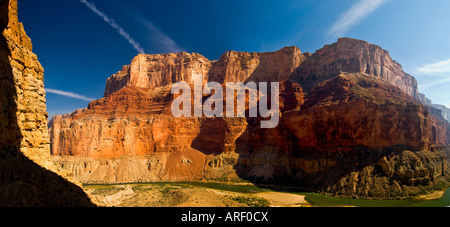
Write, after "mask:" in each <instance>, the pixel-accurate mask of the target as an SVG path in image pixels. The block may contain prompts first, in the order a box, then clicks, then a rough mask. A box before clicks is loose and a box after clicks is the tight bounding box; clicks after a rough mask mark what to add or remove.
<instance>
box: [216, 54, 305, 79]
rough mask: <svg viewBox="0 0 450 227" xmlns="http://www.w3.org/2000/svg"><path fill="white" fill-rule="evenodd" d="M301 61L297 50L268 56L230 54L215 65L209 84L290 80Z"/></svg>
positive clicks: (223, 56) (301, 56) (301, 58)
mask: <svg viewBox="0 0 450 227" xmlns="http://www.w3.org/2000/svg"><path fill="white" fill-rule="evenodd" d="M303 59H304V56H303V55H302V53H301V51H300V49H298V48H297V47H285V48H283V49H281V50H279V51H276V52H270V53H247V52H235V51H229V52H227V53H225V54H224V55H222V57H221V58H220V59H219V60H218V61H217V62H215V63H214V65H213V68H212V69H211V71H210V75H209V81H216V82H219V83H226V82H250V81H252V82H255V83H258V82H279V81H282V80H287V79H289V77H290V76H291V74H292V73H293V72H294V71H295V69H297V68H298V66H300V64H301V63H302V62H303Z"/></svg>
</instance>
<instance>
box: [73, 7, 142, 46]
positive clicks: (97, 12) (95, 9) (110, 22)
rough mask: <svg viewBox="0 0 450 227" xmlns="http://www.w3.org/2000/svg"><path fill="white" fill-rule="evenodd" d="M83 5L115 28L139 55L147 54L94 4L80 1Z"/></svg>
mask: <svg viewBox="0 0 450 227" xmlns="http://www.w3.org/2000/svg"><path fill="white" fill-rule="evenodd" d="M79 1H80V2H81V3H83V4H84V5H86V6H87V7H88V8H89V9H90V10H91V11H92V12H94V13H95V14H97V15H98V16H99V17H101V18H102V19H103V20H104V21H105V22H106V23H108V24H109V25H110V26H111V27H112V28H114V29H115V30H116V31H117V32H118V33H119V34H120V35H121V36H123V37H124V38H125V39H126V40H128V42H129V43H130V44H131V45H132V46H133V47H134V49H136V50H137V51H138V52H139V53H141V54H145V51H144V49H143V48H142V47H141V45H140V44H139V43H138V42H137V41H136V40H135V39H133V37H131V36H130V34H128V32H126V31H125V30H124V29H123V28H122V27H120V26H119V25H118V24H117V23H116V22H115V21H114V20H113V19H111V18H109V17H108V16H107V15H106V14H105V13H103V12H102V11H100V10H99V9H97V7H96V6H95V5H94V3H91V2H88V1H86V0H79Z"/></svg>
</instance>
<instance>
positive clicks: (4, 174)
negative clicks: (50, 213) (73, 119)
mask: <svg viewBox="0 0 450 227" xmlns="http://www.w3.org/2000/svg"><path fill="white" fill-rule="evenodd" d="M0 4H1V5H0V12H1V16H0V28H1V29H0V30H1V31H2V36H1V37H0V49H1V51H0V93H1V95H0V97H1V98H0V164H1V165H0V166H1V168H0V182H1V183H0V206H91V205H92V204H91V203H90V201H89V199H88V198H87V196H86V195H85V194H84V193H83V192H82V190H81V189H80V188H78V187H77V186H75V185H73V184H71V183H69V182H68V181H67V180H65V179H63V178H61V177H59V176H58V175H57V174H55V173H53V172H50V171H49V170H52V171H57V170H58V168H57V166H56V165H54V163H53V162H52V161H51V158H50V140H49V136H48V129H47V117H48V114H47V112H46V105H45V90H44V78H43V68H42V66H41V65H40V63H39V62H38V60H37V57H36V55H35V54H33V52H32V44H31V40H30V38H28V36H27V35H26V34H25V31H24V28H23V25H22V24H21V23H19V21H18V17H17V1H16V0H10V1H6V0H3V1H1V2H0Z"/></svg>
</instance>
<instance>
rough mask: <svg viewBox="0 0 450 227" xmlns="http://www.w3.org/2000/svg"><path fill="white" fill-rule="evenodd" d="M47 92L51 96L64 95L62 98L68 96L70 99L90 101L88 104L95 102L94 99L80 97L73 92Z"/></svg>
mask: <svg viewBox="0 0 450 227" xmlns="http://www.w3.org/2000/svg"><path fill="white" fill-rule="evenodd" d="M45 91H46V92H47V93H51V94H55V95H62V96H66V97H70V98H74V99H79V100H83V101H88V102H92V101H94V100H95V99H94V98H89V97H86V96H84V95H80V94H76V93H72V92H68V91H61V90H57V89H51V88H46V89H45Z"/></svg>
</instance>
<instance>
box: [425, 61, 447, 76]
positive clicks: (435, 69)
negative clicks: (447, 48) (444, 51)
mask: <svg viewBox="0 0 450 227" xmlns="http://www.w3.org/2000/svg"><path fill="white" fill-rule="evenodd" d="M418 70H419V72H420V73H423V74H427V75H433V76H448V75H449V74H450V59H448V60H446V61H441V62H437V63H432V64H428V65H425V66H423V67H421V68H419V69H418Z"/></svg>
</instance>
